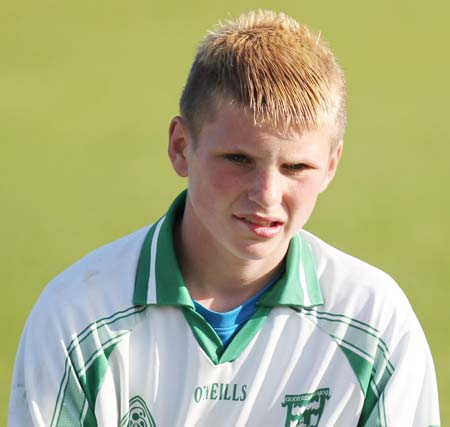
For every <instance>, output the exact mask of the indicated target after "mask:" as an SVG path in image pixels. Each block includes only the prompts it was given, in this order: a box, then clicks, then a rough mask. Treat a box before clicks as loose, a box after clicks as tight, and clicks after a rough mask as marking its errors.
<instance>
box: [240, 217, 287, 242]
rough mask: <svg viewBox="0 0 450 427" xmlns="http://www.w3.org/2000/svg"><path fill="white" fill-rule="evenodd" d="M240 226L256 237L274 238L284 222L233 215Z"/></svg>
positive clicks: (271, 218) (274, 219) (267, 218)
mask: <svg viewBox="0 0 450 427" xmlns="http://www.w3.org/2000/svg"><path fill="white" fill-rule="evenodd" d="M234 218H236V219H237V220H238V221H239V222H240V223H241V224H243V225H244V226H245V227H246V228H247V229H248V230H250V231H251V232H252V233H253V234H255V235H257V236H258V237H263V238H271V237H275V236H276V235H277V234H278V233H279V232H280V231H281V229H282V227H283V224H284V222H283V221H282V220H280V219H279V218H274V217H263V216H259V215H234Z"/></svg>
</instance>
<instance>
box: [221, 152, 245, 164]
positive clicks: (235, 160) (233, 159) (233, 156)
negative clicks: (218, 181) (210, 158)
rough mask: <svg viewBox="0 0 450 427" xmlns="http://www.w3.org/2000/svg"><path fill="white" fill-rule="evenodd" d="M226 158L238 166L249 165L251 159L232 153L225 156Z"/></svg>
mask: <svg viewBox="0 0 450 427" xmlns="http://www.w3.org/2000/svg"><path fill="white" fill-rule="evenodd" d="M224 158H225V159H227V160H229V161H231V162H233V163H237V164H242V165H244V164H248V163H250V158H248V157H247V156H246V155H245V154H238V153H230V154H225V155H224Z"/></svg>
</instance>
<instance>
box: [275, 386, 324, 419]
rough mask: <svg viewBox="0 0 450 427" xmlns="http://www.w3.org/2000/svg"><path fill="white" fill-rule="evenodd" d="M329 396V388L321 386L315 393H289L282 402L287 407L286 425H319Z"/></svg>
mask: <svg viewBox="0 0 450 427" xmlns="http://www.w3.org/2000/svg"><path fill="white" fill-rule="evenodd" d="M329 398H330V389H329V388H319V389H318V390H316V391H314V392H313V393H304V394H287V395H286V396H285V397H284V402H283V403H282V404H281V406H282V407H283V408H287V415H286V423H285V424H284V425H285V427H317V426H318V425H319V421H320V418H321V417H322V413H323V410H324V408H325V403H326V401H327V400H328V399H329Z"/></svg>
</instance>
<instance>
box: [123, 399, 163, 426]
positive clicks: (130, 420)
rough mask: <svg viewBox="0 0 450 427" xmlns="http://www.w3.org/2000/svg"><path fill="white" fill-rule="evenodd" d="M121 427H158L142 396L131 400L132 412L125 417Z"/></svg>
mask: <svg viewBox="0 0 450 427" xmlns="http://www.w3.org/2000/svg"><path fill="white" fill-rule="evenodd" d="M120 427H156V424H155V421H154V420H153V417H152V414H151V413H150V411H149V410H148V407H147V405H146V403H145V402H144V400H143V399H142V398H141V397H140V396H134V397H133V398H131V399H130V410H129V412H128V413H127V414H126V415H125V416H124V417H123V419H122V421H121V423H120Z"/></svg>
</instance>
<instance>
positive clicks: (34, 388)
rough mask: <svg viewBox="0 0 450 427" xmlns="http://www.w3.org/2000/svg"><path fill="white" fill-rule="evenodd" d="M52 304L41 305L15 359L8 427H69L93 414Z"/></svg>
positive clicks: (31, 320)
mask: <svg viewBox="0 0 450 427" xmlns="http://www.w3.org/2000/svg"><path fill="white" fill-rule="evenodd" d="M53 311H54V310H53V309H52V307H51V304H47V306H46V307H42V304H38V307H37V309H35V310H34V311H33V312H32V313H31V315H30V318H29V319H28V321H27V324H26V325H25V328H24V331H23V333H22V337H21V341H20V344H19V349H18V352H17V356H16V361H15V367H14V374H13V381H12V388H11V395H10V402H9V413H8V426H9V427H24V426H27V427H28V426H30V427H31V426H33V427H37V426H38V427H56V426H57V427H66V426H67V427H68V426H76V425H96V424H95V423H94V424H92V423H91V424H89V423H87V424H86V423H85V424H83V423H81V422H80V421H81V420H89V418H93V417H94V414H93V411H92V410H91V408H90V404H89V401H88V399H87V396H86V392H85V387H83V384H82V382H81V381H80V376H79V375H78V373H77V371H76V369H75V367H74V366H73V364H72V362H71V358H70V357H68V351H67V347H66V346H67V344H66V342H65V341H66V340H65V339H64V332H63V326H62V324H61V322H60V321H58V319H57V317H56V316H55V315H54V314H53V313H52V312H53Z"/></svg>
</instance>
